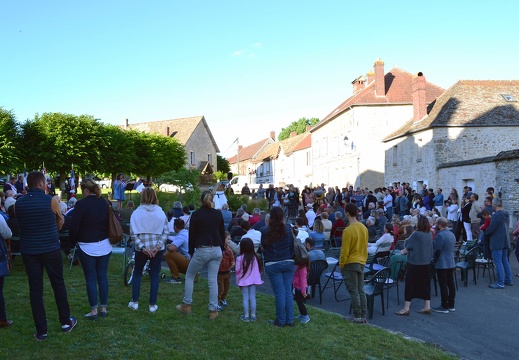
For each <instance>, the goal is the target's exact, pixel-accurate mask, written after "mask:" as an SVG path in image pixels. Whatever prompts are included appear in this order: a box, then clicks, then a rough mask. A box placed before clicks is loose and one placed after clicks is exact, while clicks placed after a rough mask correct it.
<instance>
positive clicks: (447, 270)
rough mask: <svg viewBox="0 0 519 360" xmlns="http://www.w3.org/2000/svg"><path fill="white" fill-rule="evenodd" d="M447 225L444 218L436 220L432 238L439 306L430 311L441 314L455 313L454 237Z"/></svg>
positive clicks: (447, 222)
mask: <svg viewBox="0 0 519 360" xmlns="http://www.w3.org/2000/svg"><path fill="white" fill-rule="evenodd" d="M448 224H449V220H447V219H446V218H444V217H439V218H438V219H436V230H437V231H438V233H437V234H436V237H435V238H434V259H435V267H436V274H437V276H438V283H439V284H440V295H441V305H440V306H438V307H437V308H432V311H434V312H437V313H442V314H448V313H450V312H452V311H455V308H454V299H455V297H456V286H455V285H454V271H455V270H456V262H455V261H454V246H455V244H456V237H455V236H454V234H453V233H452V231H450V230H449V229H448Z"/></svg>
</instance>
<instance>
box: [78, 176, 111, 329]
mask: <svg viewBox="0 0 519 360" xmlns="http://www.w3.org/2000/svg"><path fill="white" fill-rule="evenodd" d="M80 188H81V191H82V193H83V196H84V197H83V199H81V200H79V201H78V202H77V203H76V205H75V206H74V211H73V212H72V222H71V225H70V240H71V243H72V244H75V243H77V244H78V249H77V254H78V257H79V260H80V261H81V267H82V268H83V273H84V275H85V282H86V289H87V296H88V302H89V304H90V312H89V313H87V314H85V318H87V319H92V320H95V319H97V317H98V316H101V317H105V316H107V314H108V313H107V309H106V307H107V304H108V262H109V261H110V255H111V254H112V245H111V244H110V241H109V240H108V207H109V206H112V204H110V203H109V202H108V201H107V200H106V199H105V198H103V197H102V196H101V189H100V188H99V185H97V184H96V183H95V182H94V181H93V180H92V179H83V181H81V184H80ZM98 287H99V291H98ZM98 295H99V301H100V304H98ZM98 306H99V307H100V312H99V314H98V311H97V308H98Z"/></svg>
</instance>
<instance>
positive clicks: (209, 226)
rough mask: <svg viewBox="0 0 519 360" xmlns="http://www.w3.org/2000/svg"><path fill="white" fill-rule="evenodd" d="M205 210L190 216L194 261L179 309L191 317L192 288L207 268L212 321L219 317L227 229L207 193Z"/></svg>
mask: <svg viewBox="0 0 519 360" xmlns="http://www.w3.org/2000/svg"><path fill="white" fill-rule="evenodd" d="M200 200H201V203H202V207H201V208H200V209H198V210H196V211H195V212H193V214H192V215H191V221H190V226H189V254H190V255H191V261H190V262H189V266H188V267H187V272H186V282H185V287H184V298H183V301H182V304H180V305H177V307H176V309H177V310H178V311H180V312H182V313H185V314H190V313H191V304H192V303H193V284H194V280H195V277H196V275H197V273H198V272H199V271H200V269H202V267H203V266H204V265H207V281H208V283H209V319H211V320H214V319H216V317H217V316H218V280H217V278H218V269H219V267H220V262H221V260H222V252H223V251H224V246H225V228H224V225H223V217H222V212H221V211H218V210H216V209H213V194H212V192H211V191H204V192H203V193H202V196H201V199H200Z"/></svg>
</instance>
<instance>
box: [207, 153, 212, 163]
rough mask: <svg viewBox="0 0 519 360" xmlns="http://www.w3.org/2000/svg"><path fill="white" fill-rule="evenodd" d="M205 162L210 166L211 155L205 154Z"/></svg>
mask: <svg viewBox="0 0 519 360" xmlns="http://www.w3.org/2000/svg"><path fill="white" fill-rule="evenodd" d="M207 162H208V163H209V164H211V154H207Z"/></svg>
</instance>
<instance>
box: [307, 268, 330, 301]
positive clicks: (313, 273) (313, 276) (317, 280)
mask: <svg viewBox="0 0 519 360" xmlns="http://www.w3.org/2000/svg"><path fill="white" fill-rule="evenodd" d="M327 268H328V262H327V261H326V260H314V261H312V262H311V263H310V273H309V274H308V281H307V283H308V286H311V287H312V298H314V297H315V286H316V285H317V286H318V287H319V304H322V303H323V293H322V291H321V275H322V274H323V272H324V270H326V269H327Z"/></svg>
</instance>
